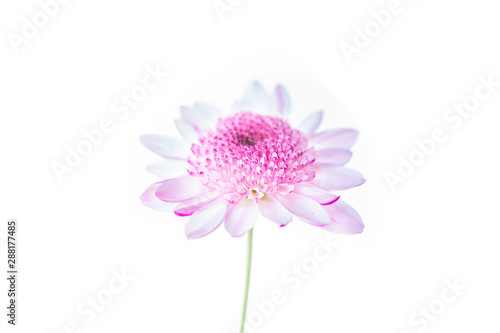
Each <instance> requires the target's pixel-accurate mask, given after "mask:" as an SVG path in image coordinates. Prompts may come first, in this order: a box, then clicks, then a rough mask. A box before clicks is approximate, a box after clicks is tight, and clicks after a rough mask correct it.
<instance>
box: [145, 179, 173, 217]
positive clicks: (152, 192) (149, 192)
mask: <svg viewBox="0 0 500 333" xmlns="http://www.w3.org/2000/svg"><path fill="white" fill-rule="evenodd" d="M164 182H165V181H161V182H158V183H154V184H151V185H150V186H149V187H148V188H147V189H146V190H145V191H144V192H143V193H142V194H141V196H140V198H139V199H140V200H141V202H142V203H143V204H144V205H146V206H148V207H149V208H152V209H156V210H159V211H162V212H170V211H172V209H173V207H174V204H172V203H168V202H165V201H161V200H160V199H158V198H157V197H156V191H157V189H158V187H160V185H162V184H163V183H164Z"/></svg>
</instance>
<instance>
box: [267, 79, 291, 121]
mask: <svg viewBox="0 0 500 333" xmlns="http://www.w3.org/2000/svg"><path fill="white" fill-rule="evenodd" d="M271 105H272V106H271V108H272V110H273V112H274V113H276V114H277V115H279V116H281V117H286V116H287V115H288V114H289V113H290V109H291V102H290V95H288V91H287V90H286V89H285V87H283V86H282V85H281V84H278V85H277V86H276V88H274V94H273V97H272V101H271Z"/></svg>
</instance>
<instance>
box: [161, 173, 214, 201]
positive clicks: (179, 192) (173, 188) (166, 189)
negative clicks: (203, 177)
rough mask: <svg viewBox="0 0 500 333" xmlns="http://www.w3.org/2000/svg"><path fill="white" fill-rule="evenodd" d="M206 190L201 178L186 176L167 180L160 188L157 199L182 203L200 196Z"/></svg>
mask: <svg viewBox="0 0 500 333" xmlns="http://www.w3.org/2000/svg"><path fill="white" fill-rule="evenodd" d="M204 189H205V186H203V184H202V183H201V182H200V178H199V177H193V176H190V175H184V176H179V177H177V178H172V179H167V180H166V181H165V182H164V183H163V184H161V185H160V186H159V187H158V189H157V191H156V197H157V198H158V199H160V200H162V201H166V202H181V201H184V200H187V199H191V198H194V197H196V196H198V195H200V194H201V192H203V190H204Z"/></svg>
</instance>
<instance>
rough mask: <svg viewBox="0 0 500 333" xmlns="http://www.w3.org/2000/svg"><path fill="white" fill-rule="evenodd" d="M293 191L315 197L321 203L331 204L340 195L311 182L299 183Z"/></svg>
mask: <svg viewBox="0 0 500 333" xmlns="http://www.w3.org/2000/svg"><path fill="white" fill-rule="evenodd" d="M293 192H294V193H297V194H300V195H303V196H305V197H309V198H311V199H314V200H316V201H317V202H318V203H319V204H321V205H331V204H332V203H334V202H335V201H337V200H338V199H339V196H338V195H335V194H332V193H330V192H326V191H324V190H322V189H320V188H319V187H317V186H316V185H314V184H312V183H311V182H301V183H299V184H297V186H295V189H294V190H293Z"/></svg>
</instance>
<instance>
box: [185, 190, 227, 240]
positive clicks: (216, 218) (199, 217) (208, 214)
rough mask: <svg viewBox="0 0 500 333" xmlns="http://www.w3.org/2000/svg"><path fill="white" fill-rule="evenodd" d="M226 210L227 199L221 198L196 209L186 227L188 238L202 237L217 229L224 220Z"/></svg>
mask: <svg viewBox="0 0 500 333" xmlns="http://www.w3.org/2000/svg"><path fill="white" fill-rule="evenodd" d="M226 210H227V203H226V200H224V198H219V199H217V200H215V201H213V202H211V203H210V204H208V205H206V206H204V207H201V208H200V209H198V210H197V211H195V212H194V213H193V215H191V216H190V217H189V220H188V222H187V223H186V226H185V227H184V232H185V233H186V236H187V238H188V239H195V238H200V237H203V236H206V235H208V234H209V233H211V232H212V231H214V230H215V229H217V228H218V227H219V226H220V225H221V224H222V221H224V216H225V215H226Z"/></svg>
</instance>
